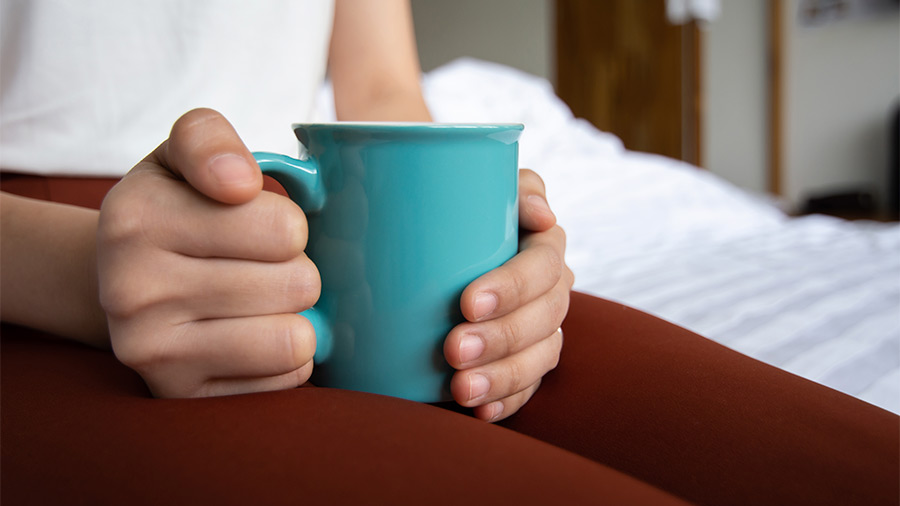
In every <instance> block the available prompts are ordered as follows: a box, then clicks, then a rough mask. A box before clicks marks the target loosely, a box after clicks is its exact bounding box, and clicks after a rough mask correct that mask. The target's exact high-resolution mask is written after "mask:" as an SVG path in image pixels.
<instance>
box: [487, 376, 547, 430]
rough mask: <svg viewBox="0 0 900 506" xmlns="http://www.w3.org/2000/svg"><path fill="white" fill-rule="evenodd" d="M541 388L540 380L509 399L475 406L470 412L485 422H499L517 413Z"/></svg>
mask: <svg viewBox="0 0 900 506" xmlns="http://www.w3.org/2000/svg"><path fill="white" fill-rule="evenodd" d="M540 386H541V380H538V381H537V383H535V384H533V385H531V386H530V387H528V388H526V389H525V390H522V391H521V392H516V393H514V394H512V395H510V396H509V397H505V398H503V399H500V400H499V401H494V402H490V403H488V404H483V405H481V406H476V407H475V408H474V409H473V410H472V411H473V414H474V415H475V417H476V418H479V419H481V420H484V421H485V422H492V423H493V422H499V421H500V420H503V419H504V418H508V417H510V416H512V415H513V414H515V413H516V412H517V411H519V408H521V407H522V406H524V405H525V403H526V402H528V401H529V400H531V398H532V397H533V396H534V394H535V393H536V392H537V390H538V388H540Z"/></svg>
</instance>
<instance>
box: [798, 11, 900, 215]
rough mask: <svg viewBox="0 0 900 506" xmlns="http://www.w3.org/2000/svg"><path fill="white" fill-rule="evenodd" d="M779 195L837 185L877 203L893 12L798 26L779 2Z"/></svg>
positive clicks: (896, 82) (894, 54) (893, 82)
mask: <svg viewBox="0 0 900 506" xmlns="http://www.w3.org/2000/svg"><path fill="white" fill-rule="evenodd" d="M785 4H786V5H785V8H786V9H787V12H785V20H786V21H789V22H787V23H785V29H786V31H785V39H786V41H787V42H788V47H787V48H786V53H785V65H786V67H787V69H788V72H787V73H786V75H785V77H786V79H785V103H786V105H787V107H786V111H785V112H786V116H785V118H784V121H785V123H784V125H785V135H786V141H787V142H786V144H785V147H786V149H785V153H784V154H785V158H784V167H785V169H786V171H785V176H786V177H785V179H784V183H785V193H786V195H787V196H788V197H789V198H790V199H791V200H792V201H794V202H798V201H800V200H801V199H802V198H803V197H805V196H807V195H809V194H814V193H819V192H828V191H832V190H834V189H839V188H842V187H856V186H859V187H873V188H875V189H876V190H877V191H878V195H877V196H878V197H879V198H881V199H882V202H883V199H884V191H885V189H886V185H887V178H886V174H887V164H888V137H889V134H888V128H887V127H888V117H889V116H888V114H889V111H890V109H891V108H892V107H893V106H895V105H896V104H897V99H898V96H900V14H898V12H897V11H894V12H892V13H889V14H887V15H881V16H878V17H876V18H871V19H851V20H847V21H841V22H837V23H834V24H829V25H825V26H819V27H814V28H811V27H803V26H798V24H797V23H796V22H794V21H795V20H796V13H797V8H798V6H799V0H790V1H789V2H785Z"/></svg>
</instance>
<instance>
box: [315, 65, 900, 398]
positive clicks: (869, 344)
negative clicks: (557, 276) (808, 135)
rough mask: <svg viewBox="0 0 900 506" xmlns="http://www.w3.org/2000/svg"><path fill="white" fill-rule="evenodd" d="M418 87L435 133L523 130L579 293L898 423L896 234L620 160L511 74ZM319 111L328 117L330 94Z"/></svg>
mask: <svg viewBox="0 0 900 506" xmlns="http://www.w3.org/2000/svg"><path fill="white" fill-rule="evenodd" d="M423 86H424V92H425V96H426V100H427V102H428V104H429V107H430V109H431V111H432V114H433V116H434V118H435V120H436V121H441V122H516V123H524V124H525V132H524V133H523V135H522V138H521V141H520V165H521V166H522V167H529V168H533V169H534V170H536V171H537V172H538V173H539V174H541V176H542V177H543V178H544V180H545V182H546V185H547V193H548V199H549V201H550V204H551V207H552V208H553V209H554V211H555V212H556V214H557V216H558V218H559V221H560V223H561V224H562V225H563V227H564V228H565V229H566V231H567V235H568V251H567V262H568V264H569V265H570V266H571V267H572V269H573V271H574V272H575V275H576V284H575V289H576V290H579V291H583V292H587V293H590V294H594V295H597V296H600V297H605V298H609V299H613V300H617V301H621V302H623V303H625V304H628V305H631V306H633V307H637V308H639V309H642V310H644V311H647V312H649V313H652V314H655V315H657V316H660V317H662V318H664V319H666V320H669V321H672V322H674V323H676V324H679V325H681V326H684V327H686V328H688V329H691V330H693V331H695V332H697V333H699V334H701V335H704V336H706V337H708V338H710V339H712V340H715V341H717V342H720V343H722V344H724V345H726V346H729V347H731V348H733V349H735V350H737V351H740V352H742V353H744V354H747V355H749V356H751V357H754V358H757V359H759V360H762V361H764V362H767V363H769V364H772V365H775V366H777V367H780V368H782V369H785V370H787V371H790V372H792V373H795V374H798V375H800V376H803V377H805V378H808V379H810V380H813V381H817V382H819V383H822V384H824V385H827V386H829V387H832V388H835V389H837V390H840V391H842V392H845V393H847V394H850V395H853V396H856V397H858V398H860V399H863V400H865V401H868V402H870V403H873V404H875V405H878V406H881V407H883V408H885V409H889V410H891V411H894V412H900V226H898V225H888V224H880V223H871V222H847V221H843V220H838V219H833V218H828V217H824V216H809V217H803V218H789V217H787V216H785V215H784V214H783V213H782V212H781V211H779V210H778V209H777V208H776V207H775V206H774V205H772V204H771V203H770V202H768V201H766V200H765V199H763V198H761V197H758V196H755V195H751V194H750V193H748V192H745V191H743V190H741V189H739V188H737V187H735V186H733V185H731V184H729V183H727V182H725V181H723V180H722V179H720V178H718V177H716V176H715V175H713V174H711V173H709V172H707V171H703V170H700V169H697V168H696V167H693V166H690V165H687V164H685V163H683V162H679V161H676V160H672V159H669V158H665V157H661V156H655V155H649V154H645V153H637V152H632V151H627V150H625V149H624V148H623V146H622V143H621V142H620V140H619V139H618V138H616V137H615V136H613V135H611V134H608V133H604V132H600V131H598V130H597V129H595V128H594V127H592V126H591V125H590V124H589V123H587V122H585V121H583V120H579V119H575V118H574V117H573V116H572V114H571V112H570V111H569V109H568V108H567V107H566V106H565V104H564V103H563V102H562V101H561V100H560V99H559V98H557V97H556V96H555V95H554V93H553V89H552V86H551V85H550V83H548V82H547V81H546V80H543V79H541V78H538V77H535V76H531V75H528V74H525V73H522V72H519V71H517V70H514V69H510V68H508V67H504V66H501V65H497V64H492V63H487V62H482V61H477V60H472V59H462V60H457V61H455V62H452V63H450V64H447V65H445V66H443V67H441V68H438V69H436V70H434V71H432V72H430V73H428V74H427V75H426V76H425V78H424V81H423ZM319 110H320V116H321V117H322V118H323V119H332V118H333V112H332V110H331V109H330V96H329V91H328V90H327V89H325V90H323V93H322V94H321V96H320V100H319Z"/></svg>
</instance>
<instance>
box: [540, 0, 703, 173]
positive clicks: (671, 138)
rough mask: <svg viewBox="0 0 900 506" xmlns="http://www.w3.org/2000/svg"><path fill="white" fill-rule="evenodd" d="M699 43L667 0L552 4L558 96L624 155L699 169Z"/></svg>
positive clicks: (563, 0)
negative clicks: (611, 137)
mask: <svg viewBox="0 0 900 506" xmlns="http://www.w3.org/2000/svg"><path fill="white" fill-rule="evenodd" d="M700 42H701V41H700V33H699V31H698V29H697V26H696V24H695V23H694V22H691V23H689V24H687V25H673V24H671V23H669V21H668V20H667V19H666V8H665V0H556V62H557V76H556V79H557V81H556V82H557V93H558V94H559V96H560V97H561V98H562V99H563V100H564V101H566V103H567V104H568V105H569V107H571V108H572V111H573V112H574V113H575V115H576V116H578V117H583V118H585V119H587V120H589V121H590V122H591V123H593V124H594V125H595V126H597V127H598V128H600V129H601V130H605V131H608V132H612V133H614V134H616V135H617V136H619V137H620V138H621V139H622V141H623V142H624V143H625V146H626V147H627V148H628V149H632V150H637V151H648V152H652V153H658V154H662V155H666V156H670V157H673V158H678V159H681V160H685V161H687V162H690V163H694V164H697V165H700V163H701V160H700V153H701V151H700V117H701V116H700V112H701V110H700V106H701V97H700Z"/></svg>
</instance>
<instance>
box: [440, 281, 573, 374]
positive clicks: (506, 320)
mask: <svg viewBox="0 0 900 506" xmlns="http://www.w3.org/2000/svg"><path fill="white" fill-rule="evenodd" d="M573 280H574V277H573V276H572V275H571V273H570V271H568V269H566V272H565V274H564V275H563V276H562V277H560V279H559V281H558V282H557V283H556V286H554V287H553V289H552V290H550V291H549V292H547V293H545V294H544V295H542V296H541V297H538V298H537V299H535V300H533V301H531V302H529V303H528V304H526V305H524V306H522V307H521V308H519V309H517V310H516V311H513V312H512V313H509V314H508V315H505V316H502V317H500V318H495V319H493V320H488V321H485V322H481V323H468V322H466V323H462V324H460V325H457V326H456V327H454V328H453V330H451V331H450V333H449V334H448V335H447V339H446V340H444V357H445V358H446V359H447V362H448V363H449V364H450V366H452V367H453V368H455V369H466V368H471V367H476V366H479V365H483V364H487V363H490V362H493V361H495V360H499V359H501V358H503V357H507V356H509V355H512V354H514V353H518V352H519V351H521V350H523V349H525V348H527V347H529V346H531V345H533V344H534V343H536V342H538V341H539V340H541V339H545V338H546V337H547V336H549V335H550V334H552V333H553V332H554V331H556V329H558V328H559V326H560V325H561V324H562V321H563V319H564V318H565V317H566V313H567V312H568V310H569V292H570V290H571V288H572V281H573Z"/></svg>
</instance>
